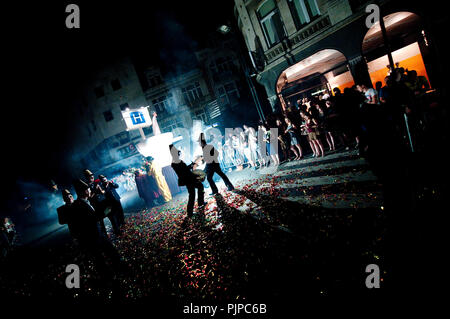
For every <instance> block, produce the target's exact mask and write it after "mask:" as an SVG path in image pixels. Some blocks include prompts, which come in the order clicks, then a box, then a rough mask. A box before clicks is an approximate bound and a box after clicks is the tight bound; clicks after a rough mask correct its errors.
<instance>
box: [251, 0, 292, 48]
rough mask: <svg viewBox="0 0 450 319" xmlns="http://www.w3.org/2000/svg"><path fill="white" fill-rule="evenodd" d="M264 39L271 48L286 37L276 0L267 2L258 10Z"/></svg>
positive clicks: (267, 0)
mask: <svg viewBox="0 0 450 319" xmlns="http://www.w3.org/2000/svg"><path fill="white" fill-rule="evenodd" d="M257 13H258V18H259V22H260V23H261V27H262V29H263V32H264V37H265V38H266V41H267V43H268V44H269V46H270V47H272V46H274V45H275V44H277V43H278V42H280V41H281V40H282V39H283V38H284V37H285V36H286V32H285V30H284V26H283V22H282V21H281V16H280V12H279V11H278V7H277V5H276V3H275V0H266V1H265V2H263V4H262V5H261V6H260V7H259V9H258V10H257Z"/></svg>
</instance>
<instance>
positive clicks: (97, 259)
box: [68, 180, 122, 274]
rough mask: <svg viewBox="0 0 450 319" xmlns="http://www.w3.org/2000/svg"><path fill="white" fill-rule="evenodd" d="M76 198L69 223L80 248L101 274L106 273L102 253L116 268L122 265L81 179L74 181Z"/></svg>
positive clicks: (107, 270)
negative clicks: (91, 259)
mask: <svg viewBox="0 0 450 319" xmlns="http://www.w3.org/2000/svg"><path fill="white" fill-rule="evenodd" d="M74 187H75V191H76V193H77V199H76V200H75V201H74V203H73V204H72V207H73V209H71V210H70V215H69V219H68V220H69V223H71V224H72V230H73V231H72V236H73V237H74V238H75V239H76V240H77V241H78V244H79V246H80V248H81V249H82V250H84V251H85V252H86V253H87V254H88V255H90V256H91V257H92V258H93V260H94V263H95V264H96V266H97V267H98V268H99V270H101V273H102V274H105V273H108V272H109V269H108V266H107V265H106V263H105V259H104V257H103V254H104V255H105V256H106V257H107V258H108V259H110V260H111V262H112V266H113V267H114V268H115V269H116V270H118V269H120V267H121V265H122V261H121V258H120V255H119V253H118V252H117V250H116V249H115V248H114V246H113V244H112V243H111V242H110V241H109V239H108V238H107V236H106V235H105V233H104V232H103V231H102V226H101V223H100V221H102V220H103V217H104V216H103V213H102V212H100V213H99V212H98V211H96V210H95V209H94V207H92V205H91V204H90V202H89V198H90V196H91V189H90V187H89V185H88V184H86V183H85V182H83V181H82V180H76V181H75V182H74Z"/></svg>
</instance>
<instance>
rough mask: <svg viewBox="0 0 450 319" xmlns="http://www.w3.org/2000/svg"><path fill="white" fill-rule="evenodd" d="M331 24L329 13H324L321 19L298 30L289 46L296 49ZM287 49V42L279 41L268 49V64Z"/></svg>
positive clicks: (291, 38) (266, 54) (266, 53)
mask: <svg viewBox="0 0 450 319" xmlns="http://www.w3.org/2000/svg"><path fill="white" fill-rule="evenodd" d="M330 25H331V21H330V17H329V16H328V15H324V16H322V17H320V18H319V19H317V20H315V21H313V22H312V23H310V24H308V25H307V26H305V27H304V28H302V29H301V30H299V31H298V32H296V33H295V34H294V35H292V36H291V37H290V38H289V40H288V41H287V42H289V46H290V47H291V49H294V47H296V46H298V45H300V44H302V43H304V42H305V41H306V40H308V39H310V38H312V37H313V36H315V35H316V34H318V33H319V32H320V31H322V30H324V29H325V28H327V27H329V26H330ZM286 49H287V46H286V44H284V43H279V44H277V45H276V46H275V47H273V48H271V49H270V50H268V51H266V52H265V56H266V61H267V64H270V63H272V62H273V61H275V60H276V59H278V58H279V57H280V56H282V55H283V54H284V53H285V51H286Z"/></svg>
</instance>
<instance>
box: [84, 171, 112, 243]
mask: <svg viewBox="0 0 450 319" xmlns="http://www.w3.org/2000/svg"><path fill="white" fill-rule="evenodd" d="M83 174H84V177H85V179H86V180H85V182H86V183H87V184H88V186H89V188H90V189H91V194H90V195H89V203H90V204H91V205H92V207H94V209H95V210H96V211H98V212H102V213H103V212H105V210H106V208H107V204H108V203H107V202H106V198H105V191H104V190H103V189H102V187H101V186H100V180H98V179H95V177H94V174H93V173H92V172H91V171H90V170H88V169H85V170H84V172H83ZM100 224H101V227H102V230H103V232H104V233H105V235H106V227H105V223H104V222H103V219H102V220H101V221H100Z"/></svg>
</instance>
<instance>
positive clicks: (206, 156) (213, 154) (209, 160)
mask: <svg viewBox="0 0 450 319" xmlns="http://www.w3.org/2000/svg"><path fill="white" fill-rule="evenodd" d="M198 141H199V143H200V146H201V148H202V150H203V161H205V162H206V167H205V173H206V178H207V179H208V182H209V185H210V186H211V190H212V194H211V195H216V194H218V193H219V190H218V189H217V186H216V183H214V180H213V176H214V173H217V175H219V176H220V177H222V179H223V181H224V182H225V185H226V186H227V188H228V190H229V191H232V190H233V189H234V186H233V184H231V182H230V180H229V179H228V177H227V175H225V173H224V172H222V169H221V168H220V165H219V160H218V155H219V154H218V152H217V150H216V149H215V148H214V147H213V146H212V145H209V144H207V143H206V140H205V134H203V133H200V138H199V140H198Z"/></svg>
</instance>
